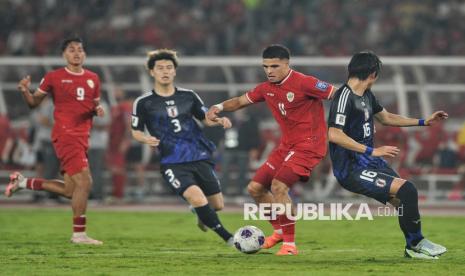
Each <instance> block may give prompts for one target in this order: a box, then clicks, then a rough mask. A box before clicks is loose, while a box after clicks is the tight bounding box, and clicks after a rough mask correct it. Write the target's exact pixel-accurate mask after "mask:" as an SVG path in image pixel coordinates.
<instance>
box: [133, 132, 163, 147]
mask: <svg viewBox="0 0 465 276" xmlns="http://www.w3.org/2000/svg"><path fill="white" fill-rule="evenodd" d="M131 134H132V137H133V138H134V139H135V140H137V141H139V142H141V143H143V144H147V145H149V146H151V147H156V146H158V145H159V144H160V140H158V139H157V138H156V137H153V136H149V135H145V133H144V132H142V131H140V130H134V129H132V130H131Z"/></svg>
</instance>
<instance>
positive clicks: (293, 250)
mask: <svg viewBox="0 0 465 276" xmlns="http://www.w3.org/2000/svg"><path fill="white" fill-rule="evenodd" d="M297 254H298V252H297V246H295V245H289V244H283V245H282V246H281V249H279V251H278V252H277V253H276V256H285V255H297Z"/></svg>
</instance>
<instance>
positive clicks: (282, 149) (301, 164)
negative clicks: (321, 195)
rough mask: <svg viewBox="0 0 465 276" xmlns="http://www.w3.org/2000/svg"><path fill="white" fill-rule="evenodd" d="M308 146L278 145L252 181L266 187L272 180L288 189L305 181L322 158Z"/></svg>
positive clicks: (304, 143)
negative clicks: (281, 183)
mask: <svg viewBox="0 0 465 276" xmlns="http://www.w3.org/2000/svg"><path fill="white" fill-rule="evenodd" d="M310 146H311V145H310V144H309V143H307V142H302V143H299V144H295V145H292V146H289V145H283V144H280V145H279V146H278V147H277V148H275V149H274V150H273V152H271V154H270V155H269V156H268V159H267V160H266V162H265V164H263V165H262V166H261V167H260V168H259V169H258V170H257V172H256V173H255V176H254V177H253V179H252V180H253V181H255V182H258V183H260V184H262V185H264V186H266V187H269V186H270V185H271V181H272V180H273V179H274V178H276V179H277V180H279V181H281V182H283V183H285V184H286V185H287V186H289V187H290V186H292V185H293V184H294V183H296V182H297V181H299V180H302V181H307V180H308V177H309V176H310V173H311V172H312V170H313V168H314V167H315V166H316V165H318V163H320V161H321V160H322V159H323V157H324V156H321V155H320V154H317V153H314V152H312V151H311V150H310V148H311V147H310Z"/></svg>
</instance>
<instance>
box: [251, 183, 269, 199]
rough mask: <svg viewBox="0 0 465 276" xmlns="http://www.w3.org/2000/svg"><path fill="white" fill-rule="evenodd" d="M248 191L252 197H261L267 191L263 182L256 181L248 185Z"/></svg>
mask: <svg viewBox="0 0 465 276" xmlns="http://www.w3.org/2000/svg"><path fill="white" fill-rule="evenodd" d="M247 192H248V193H249V194H250V195H251V196H252V197H259V196H261V195H263V194H264V193H265V190H264V187H263V186H262V185H261V184H259V183H256V182H250V183H249V185H247Z"/></svg>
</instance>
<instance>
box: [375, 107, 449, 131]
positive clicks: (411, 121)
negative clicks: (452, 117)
mask: <svg viewBox="0 0 465 276" xmlns="http://www.w3.org/2000/svg"><path fill="white" fill-rule="evenodd" d="M448 117H449V115H448V114H447V113H446V112H444V111H436V112H434V113H433V114H432V115H431V116H430V117H429V118H428V119H426V120H423V121H421V120H422V119H415V118H408V117H404V116H401V115H399V114H394V113H390V112H388V111H387V110H386V109H383V111H381V112H379V113H376V114H375V118H376V120H377V121H378V122H380V123H381V124H383V125H385V126H398V127H409V126H419V125H420V126H421V125H425V126H429V125H431V124H434V123H435V122H438V121H442V120H445V119H447V118H448Z"/></svg>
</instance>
